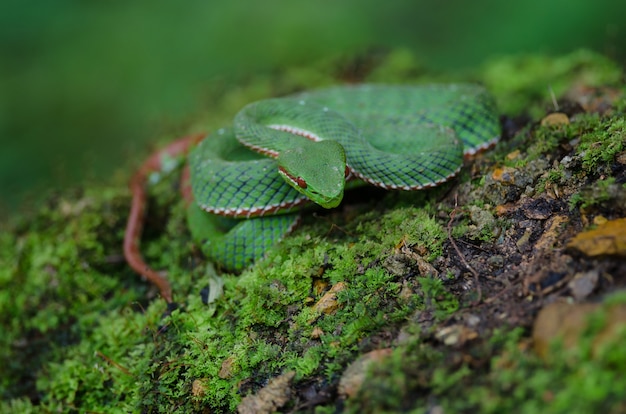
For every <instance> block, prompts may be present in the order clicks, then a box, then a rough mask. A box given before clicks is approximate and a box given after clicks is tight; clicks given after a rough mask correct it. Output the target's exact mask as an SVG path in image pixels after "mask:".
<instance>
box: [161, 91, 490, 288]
mask: <svg viewBox="0 0 626 414" xmlns="http://www.w3.org/2000/svg"><path fill="white" fill-rule="evenodd" d="M499 135H500V124H499V120H498V115H497V112H496V109H495V103H494V100H493V98H492V96H491V95H490V94H489V93H488V92H487V91H486V90H485V89H484V88H483V87H481V86H478V85H471V84H440V85H438V84H435V85H421V86H419V85H418V86H409V85H393V86H392V85H376V84H371V85H367V84H365V85H356V86H339V87H332V88H328V89H321V90H317V91H312V92H306V93H301V94H297V95H292V96H288V97H284V98H276V99H267V100H263V101H259V102H255V103H251V104H249V105H247V106H245V107H244V108H243V109H242V110H241V111H240V112H239V113H238V114H237V115H236V116H235V118H234V120H233V125H232V126H231V127H228V128H224V129H220V130H218V131H216V132H215V133H213V134H211V135H209V136H208V137H206V138H205V139H204V140H202V141H201V142H200V143H199V144H198V145H197V146H196V147H195V148H194V149H193V150H192V151H191V153H190V154H189V169H190V178H191V188H192V192H193V197H194V199H195V203H192V204H191V205H190V207H189V212H188V224H189V228H190V230H191V232H192V235H193V237H194V239H195V240H196V241H198V242H200V244H201V246H202V250H203V252H204V254H205V255H207V256H208V257H209V258H211V259H212V260H213V261H215V262H217V263H218V264H220V265H221V266H222V267H223V268H224V269H226V270H231V271H240V270H242V269H243V268H245V267H246V266H248V265H249V264H250V263H252V262H253V261H254V260H256V259H258V258H259V257H261V256H262V255H263V254H264V252H265V251H267V249H268V248H269V247H271V246H272V245H273V244H275V243H276V242H277V241H278V240H279V239H281V238H282V237H283V236H284V235H285V234H286V233H288V232H289V231H290V230H291V229H292V228H293V227H294V226H295V225H296V223H297V217H298V214H297V213H295V212H296V211H297V210H298V209H300V208H301V207H302V206H303V205H305V204H307V203H310V202H311V201H312V202H314V203H317V204H319V205H320V206H322V207H325V208H333V207H336V206H337V205H339V203H340V202H341V200H342V197H343V192H344V188H345V184H346V182H347V181H350V182H351V184H350V185H351V186H356V185H359V184H362V183H367V184H370V185H374V186H378V187H382V188H385V189H396V190H419V189H422V188H428V187H433V186H436V185H439V184H441V183H443V182H445V181H447V180H448V179H450V178H451V177H453V176H455V175H456V174H457V173H458V172H459V170H460V168H461V166H462V164H463V158H464V156H468V155H472V154H475V153H476V152H479V151H481V150H483V149H486V148H488V147H490V146H492V145H494V144H495V143H496V142H497V140H498V138H499ZM354 183H357V184H354ZM207 212H208V213H207ZM162 291H163V289H162Z"/></svg>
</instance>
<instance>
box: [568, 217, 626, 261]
mask: <svg viewBox="0 0 626 414" xmlns="http://www.w3.org/2000/svg"><path fill="white" fill-rule="evenodd" d="M567 247H569V248H572V249H576V250H578V251H580V252H581V253H583V254H585V255H587V256H603V255H617V256H626V218H621V219H617V220H610V221H607V222H606V223H604V224H601V225H600V226H598V228H596V229H594V230H588V231H583V232H581V233H578V234H577V235H576V237H574V238H573V239H572V240H571V241H570V242H569V244H568V245H567Z"/></svg>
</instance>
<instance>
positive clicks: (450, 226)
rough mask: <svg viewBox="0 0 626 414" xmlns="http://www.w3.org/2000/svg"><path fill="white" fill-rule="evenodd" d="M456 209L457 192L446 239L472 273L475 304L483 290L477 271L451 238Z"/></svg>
mask: <svg viewBox="0 0 626 414" xmlns="http://www.w3.org/2000/svg"><path fill="white" fill-rule="evenodd" d="M457 211H458V194H455V195H454V209H453V210H452V211H451V212H450V221H449V222H448V239H449V240H450V244H452V247H454V250H455V251H456V254H457V255H458V256H459V259H461V262H462V263H463V265H464V266H465V268H467V270H469V271H470V272H471V273H472V275H474V283H475V284H476V290H477V292H478V299H477V300H476V302H474V303H473V305H477V304H478V303H480V301H481V300H482V297H483V292H482V289H481V287H480V283H479V280H478V278H479V275H478V272H477V271H476V270H474V268H473V267H472V266H470V264H469V263H467V260H465V256H463V254H462V253H461V249H459V246H457V244H456V242H455V241H454V239H453V238H452V222H453V221H454V217H455V216H456V212H457Z"/></svg>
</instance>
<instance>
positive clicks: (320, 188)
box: [278, 140, 346, 208]
mask: <svg viewBox="0 0 626 414" xmlns="http://www.w3.org/2000/svg"><path fill="white" fill-rule="evenodd" d="M278 172H279V173H280V175H281V176H282V177H283V178H284V179H285V180H286V181H287V182H288V183H289V184H290V185H291V186H292V187H293V188H295V189H296V190H298V191H299V192H300V193H302V194H304V195H305V196H307V197H308V198H310V199H311V201H313V202H315V203H317V204H319V205H320V206H322V207H324V208H333V207H337V206H338V205H339V203H341V200H342V199H343V190H344V186H345V182H346V153H345V151H344V149H343V147H342V146H341V144H339V143H338V142H337V141H330V140H328V141H319V142H314V141H308V140H304V141H303V142H301V143H300V144H299V145H298V146H296V147H294V148H291V149H287V150H284V151H282V152H281V153H280V155H279V156H278Z"/></svg>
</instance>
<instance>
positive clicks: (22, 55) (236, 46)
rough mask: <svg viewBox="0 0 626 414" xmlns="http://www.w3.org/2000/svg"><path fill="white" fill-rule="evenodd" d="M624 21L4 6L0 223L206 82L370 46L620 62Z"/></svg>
mask: <svg viewBox="0 0 626 414" xmlns="http://www.w3.org/2000/svg"><path fill="white" fill-rule="evenodd" d="M625 12H626V2H624V1H615V0H594V1H591V0H588V1H583V0H569V1H566V0H553V1H545V0H526V1H523V2H521V1H520V2H515V1H514V2H503V1H499V0H475V1H473V2H468V1H463V0H447V1H436V0H414V1H394V0H387V1H384V2H382V1H379V0H376V1H372V0H344V1H342V2H337V1H332V2H331V1H323V0H322V1H316V2H305V1H271V0H266V1H262V2H260V1H259V2H252V1H248V2H237V1H221V0H220V1H218V0H212V1H207V0H204V1H200V0H188V1H185V2H167V1H155V0H153V1H150V2H148V1H136V2H126V1H106V2H102V1H101V2H97V1H77V0H74V1H69V0H56V1H40V2H26V1H16V0H4V1H3V2H1V5H0V49H1V51H0V212H2V211H4V212H5V213H6V212H11V211H13V210H15V209H16V207H17V206H27V205H28V204H29V203H30V202H31V201H33V200H35V199H37V198H38V196H39V195H40V194H43V193H44V192H46V191H48V190H49V189H52V188H61V187H64V186H68V185H75V184H77V183H81V182H85V180H96V181H102V180H106V179H108V178H109V176H110V175H111V174H113V173H114V172H115V171H119V170H120V167H122V166H125V165H128V163H129V160H131V159H136V158H137V155H135V156H133V154H141V156H143V155H145V154H146V149H147V147H148V146H149V145H148V142H149V141H150V140H151V139H155V135H157V134H159V133H161V132H162V131H163V129H164V128H166V129H167V128H175V127H176V126H177V125H184V122H185V119H186V118H185V117H188V116H189V113H190V112H193V111H194V108H196V107H197V106H198V102H199V100H201V99H202V97H203V96H205V95H206V91H207V90H208V89H209V88H211V85H212V84H215V82H216V80H217V79H219V80H221V81H224V80H225V79H228V78H233V77H236V76H241V75H244V74H254V73H259V72H261V71H267V70H271V69H272V68H280V67H285V66H287V65H294V64H299V65H306V64H307V63H309V62H315V61H316V60H319V59H320V58H323V57H325V56H331V55H337V54H349V53H356V52H358V51H363V50H365V49H366V48H368V47H372V46H376V47H390V48H394V47H406V48H409V49H411V50H412V51H413V52H414V53H415V54H416V55H417V56H418V57H419V59H420V61H423V62H425V63H426V64H427V65H429V66H431V67H434V68H439V69H441V70H446V69H455V70H456V69H459V68H467V67H472V66H476V65H480V64H481V63H482V62H485V61H486V60H487V59H490V58H493V57H496V56H501V55H505V54H519V53H545V54H557V53H565V52H568V51H571V50H575V49H578V48H581V47H585V48H590V49H594V50H596V51H599V52H601V53H604V54H606V55H608V56H610V57H612V58H614V59H617V60H618V61H620V62H624V60H625V58H626V48H624V47H623V45H624V40H625V39H626V36H625V35H626V30H625V26H624V25H623V24H622V21H623V20H624V16H626V13H625ZM133 157H135V158H133Z"/></svg>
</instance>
